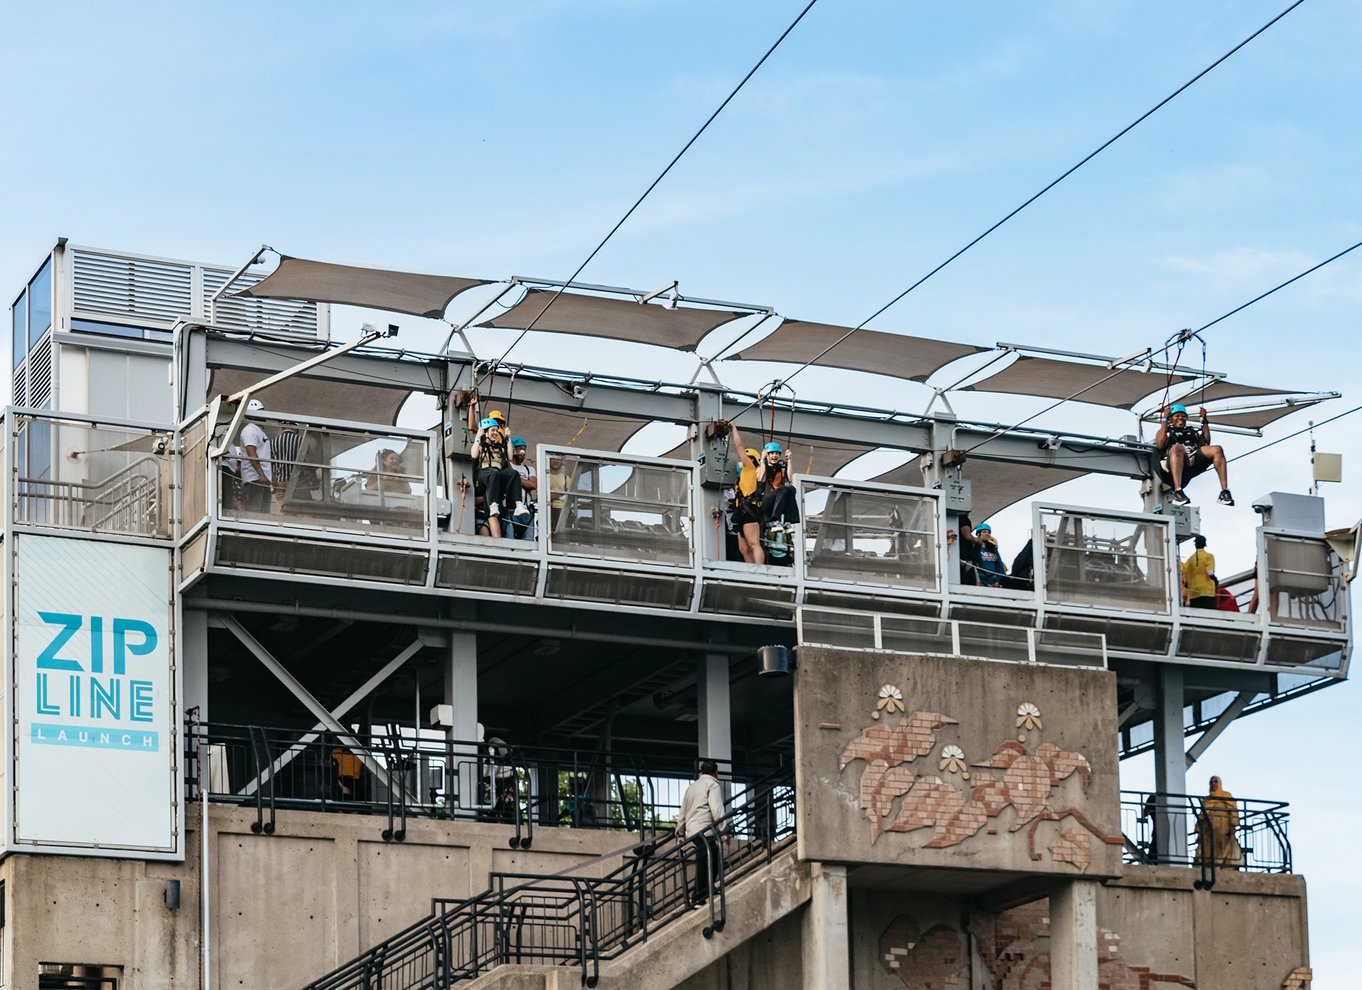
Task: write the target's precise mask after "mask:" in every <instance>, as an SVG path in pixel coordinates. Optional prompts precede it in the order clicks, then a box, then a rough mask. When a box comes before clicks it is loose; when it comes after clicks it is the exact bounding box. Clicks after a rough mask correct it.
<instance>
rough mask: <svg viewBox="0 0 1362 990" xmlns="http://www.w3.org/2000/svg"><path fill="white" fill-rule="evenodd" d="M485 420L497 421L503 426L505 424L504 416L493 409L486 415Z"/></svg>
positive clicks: (498, 410)
mask: <svg viewBox="0 0 1362 990" xmlns="http://www.w3.org/2000/svg"><path fill="white" fill-rule="evenodd" d="M487 418H488V419H495V420H499V421H500V422H501V423H502V424H503V425H504V424H505V423H506V414H505V413H504V412H502V411H501V410H500V409H493V410H492V411H491V412H489V413H488V414H487Z"/></svg>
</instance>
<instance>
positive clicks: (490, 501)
mask: <svg viewBox="0 0 1362 990" xmlns="http://www.w3.org/2000/svg"><path fill="white" fill-rule="evenodd" d="M508 448H509V443H508V439H507V433H506V416H505V415H504V414H503V413H502V412H501V411H500V410H498V409H493V410H492V411H491V412H489V413H488V414H487V416H486V418H485V419H483V420H481V421H480V422H479V423H478V433H477V436H475V437H474V438H473V443H472V444H471V445H470V446H469V448H468V454H469V456H470V457H472V458H473V463H474V464H476V465H477V466H478V475H477V487H478V488H479V489H481V491H482V501H483V506H484V507H485V510H486V512H487V531H488V532H489V533H490V534H491V535H492V536H495V537H500V536H501V513H502V508H503V506H506V505H512V504H513V505H514V506H515V512H514V513H513V515H516V516H520V515H527V514H528V513H527V511H526V509H525V503H524V501H522V499H523V497H524V491H523V490H522V488H521V485H520V473H519V472H518V471H516V470H515V469H514V468H513V467H512V466H511V451H510V450H509V449H508Z"/></svg>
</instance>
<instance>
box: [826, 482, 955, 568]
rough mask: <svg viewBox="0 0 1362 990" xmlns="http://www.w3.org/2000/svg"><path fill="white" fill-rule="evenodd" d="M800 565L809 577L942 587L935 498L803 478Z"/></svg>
mask: <svg viewBox="0 0 1362 990" xmlns="http://www.w3.org/2000/svg"><path fill="white" fill-rule="evenodd" d="M800 492H801V495H802V500H803V510H804V566H805V573H806V574H807V576H808V577H809V579H810V580H820V579H822V580H833V581H866V582H871V583H874V584H880V585H889V586H891V587H897V588H913V589H918V590H923V591H935V590H937V588H938V587H939V586H940V579H941V575H940V567H939V558H938V552H937V522H936V512H937V500H936V499H935V498H932V497H931V496H927V495H914V494H909V493H906V492H887V491H870V490H865V489H860V488H852V487H843V486H839V485H830V484H827V483H824V482H815V481H804V482H802V483H801V485H800Z"/></svg>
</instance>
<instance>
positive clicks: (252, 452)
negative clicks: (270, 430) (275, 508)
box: [237, 399, 274, 512]
mask: <svg viewBox="0 0 1362 990" xmlns="http://www.w3.org/2000/svg"><path fill="white" fill-rule="evenodd" d="M264 408H265V405H264V403H262V402H261V401H260V400H259V399H252V400H251V401H250V402H248V403H247V404H246V410H247V412H259V411H260V410H262V409H264ZM237 440H238V443H239V444H240V445H241V451H242V453H243V455H244V456H243V457H242V458H241V488H242V493H243V496H242V499H243V503H244V506H245V509H246V511H247V512H269V511H270V496H271V495H272V493H273V491H274V482H273V480H272V476H271V473H270V472H271V469H270V456H271V454H270V438H269V435H268V434H267V433H266V432H265V431H264V430H262V429H261V428H260V427H259V425H257V424H256V423H251V422H247V423H246V425H245V426H243V427H242V428H241V433H240V434H239V436H238V438H237Z"/></svg>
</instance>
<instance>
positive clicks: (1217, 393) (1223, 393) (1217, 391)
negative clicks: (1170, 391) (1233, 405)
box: [1174, 381, 1297, 404]
mask: <svg viewBox="0 0 1362 990" xmlns="http://www.w3.org/2000/svg"><path fill="white" fill-rule="evenodd" d="M1176 394H1177V395H1178V398H1177V399H1175V400H1174V401H1175V402H1181V403H1183V404H1186V403H1189V402H1195V403H1198V404H1200V403H1202V402H1219V401H1220V400H1221V399H1239V398H1244V397H1246V396H1259V395H1295V394H1297V390H1296V389H1293V388H1266V387H1264V386H1262V385H1240V384H1238V383H1237V382H1226V381H1217V382H1211V383H1209V384H1208V385H1206V387H1205V388H1202V387H1200V386H1197V387H1195V388H1192V389H1189V390H1187V391H1179V392H1178V393H1176Z"/></svg>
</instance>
